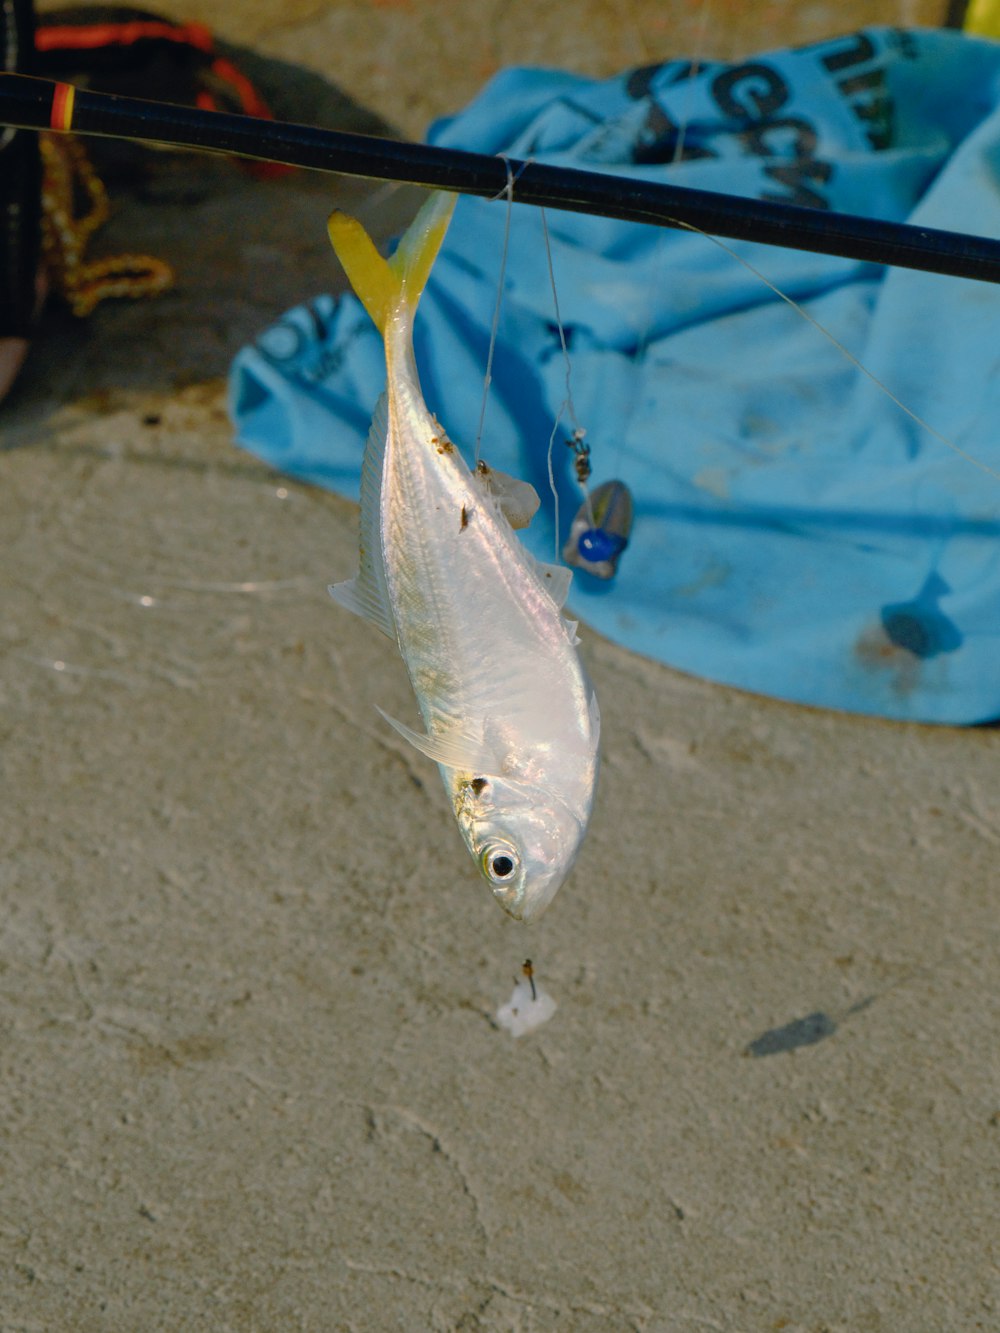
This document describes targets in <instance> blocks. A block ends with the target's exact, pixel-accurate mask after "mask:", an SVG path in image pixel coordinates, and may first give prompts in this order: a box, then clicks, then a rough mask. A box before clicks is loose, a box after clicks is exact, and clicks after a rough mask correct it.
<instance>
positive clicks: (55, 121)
mask: <svg viewBox="0 0 1000 1333" xmlns="http://www.w3.org/2000/svg"><path fill="white" fill-rule="evenodd" d="M75 97H76V89H75V88H74V87H73V85H72V84H71V83H57V84H56V90H55V92H54V93H53V94H52V112H51V114H50V117H49V124H50V125H51V126H52V128H53V129H54V130H68V129H69V128H70V126H71V125H72V124H73V101H74V99H75Z"/></svg>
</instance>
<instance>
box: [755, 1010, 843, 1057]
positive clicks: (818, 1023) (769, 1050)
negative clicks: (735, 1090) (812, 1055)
mask: <svg viewBox="0 0 1000 1333" xmlns="http://www.w3.org/2000/svg"><path fill="white" fill-rule="evenodd" d="M836 1031H837V1024H836V1023H835V1022H834V1021H833V1019H832V1018H831V1017H830V1015H829V1014H824V1013H823V1012H822V1011H821V1010H820V1011H817V1012H816V1013H815V1014H807V1015H806V1017H805V1018H793V1019H792V1021H791V1022H790V1023H786V1024H785V1025H784V1026H783V1027H780V1028H770V1029H769V1030H768V1031H767V1032H764V1033H762V1034H761V1035H760V1036H759V1037H757V1038H755V1040H754V1041H752V1042H751V1043H750V1045H749V1046H748V1047H747V1048H746V1050H745V1051H744V1052H743V1054H744V1055H753V1056H755V1057H760V1056H763V1055H781V1054H782V1053H783V1052H785V1051H796V1050H798V1049H799V1047H800V1046H815V1045H816V1043H817V1042H819V1041H825V1040H826V1038H827V1037H832V1036H833V1034H834V1033H835V1032H836Z"/></svg>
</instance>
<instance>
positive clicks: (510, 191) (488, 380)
mask: <svg viewBox="0 0 1000 1333" xmlns="http://www.w3.org/2000/svg"><path fill="white" fill-rule="evenodd" d="M497 157H499V158H500V159H501V160H502V162H503V164H504V166H505V167H506V169H507V184H506V185H505V186H504V188H503V189H502V190H501V192H500V194H498V195H497V196H496V198H497V199H500V198H501V197H502V196H504V195H506V197H507V216H506V218H505V219H504V226H503V249H502V251H501V253H500V276H499V278H498V279H497V299H496V304H495V305H494V307H493V324H492V326H491V328H490V346H489V351H488V352H487V353H486V376H485V378H484V380H483V403H482V406H481V407H480V409H479V429H478V430H477V431H476V457H475V461H476V463H477V465H478V463H479V454H480V450H481V449H482V445H483V427H484V425H485V423H486V404H487V402H488V400H489V396H490V385H491V384H492V383H493V352H494V350H495V348H496V345H497V331H498V329H499V328H500V304H501V302H502V301H503V284H504V277H505V276H506V273H507V251H508V249H509V248H510V219H511V214H512V213H513V211H514V181H515V180H516V179H517V176H515V174H514V172H513V170H512V169H511V165H510V159H509V158H507V157H505V156H504V154H503V153H498V154H497ZM523 170H524V165H522V166H521V167H519V169H518V173H517V174H518V175H520V173H521V172H522V171H523Z"/></svg>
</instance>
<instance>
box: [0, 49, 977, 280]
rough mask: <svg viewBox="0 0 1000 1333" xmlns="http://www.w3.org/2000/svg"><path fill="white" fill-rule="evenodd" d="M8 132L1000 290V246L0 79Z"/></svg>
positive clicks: (1, 112)
mask: <svg viewBox="0 0 1000 1333" xmlns="http://www.w3.org/2000/svg"><path fill="white" fill-rule="evenodd" d="M0 125H11V126H15V127H17V128H19V129H32V130H55V131H59V132H66V133H68V132H70V131H72V132H73V133H76V134H93V135H100V136H103V137H106V138H112V139H133V140H137V141H139V142H141V143H155V144H162V145H167V146H169V147H174V148H193V149H198V150H200V151H202V152H211V153H227V154H232V155H233V156H236V157H246V158H252V159H256V160H257V161H262V162H276V163H281V164H282V165H284V166H293V167H306V168H308V169H310V170H312V171H327V172H333V173H336V174H338V175H342V176H361V177H366V178H368V179H371V180H391V181H398V182H399V183H400V184H407V185H423V186H427V187H429V188H433V189H439V190H450V191H453V192H455V193H457V194H471V195H479V196H481V197H483V198H487V199H501V198H503V199H506V198H507V197H508V192H509V193H510V197H511V198H512V199H513V200H514V201H516V202H517V203H521V204H532V205H534V206H536V207H545V208H556V209H564V210H566V211H569V212H573V213H589V214H593V215H596V216H599V217H607V218H617V219H620V220H621V221H626V222H642V223H646V224H649V225H651V226H656V227H673V228H676V229H680V230H694V231H699V232H707V233H708V234H709V235H712V236H725V237H728V238H729V239H731V240H743V241H759V242H761V243H762V244H764V245H774V246H779V247H782V248H785V249H791V250H809V251H814V252H816V253H818V254H827V255H839V256H841V257H842V258H844V259H860V260H864V261H866V262H868V263H872V264H892V265H895V266H897V267H901V268H912V269H922V270H924V271H926V272H931V273H942V274H946V275H948V276H950V277H960V278H975V279H978V280H979V281H981V282H994V283H1000V241H996V240H991V239H989V238H987V237H984V236H970V235H966V234H965V233H962V232H953V231H940V230H937V229H934V228H930V227H913V226H910V225H908V224H906V223H901V222H886V221H882V220H880V219H878V218H866V217H860V216H857V215H855V214H851V213H833V212H826V211H823V210H821V209H814V208H800V207H798V206H796V205H793V204H783V203H776V202H772V201H769V200H764V199H749V198H744V197H743V196H740V195H731V194H719V193H716V192H715V191H709V190H692V189H688V188H686V187H683V186H679V185H665V184H662V183H660V182H658V181H650V180H645V179H636V178H633V177H630V176H619V175H613V174H610V173H606V172H597V171H581V170H577V169H576V168H570V167H557V166H552V165H549V164H547V163H544V162H533V161H530V160H529V161H519V160H517V159H514V158H509V157H505V156H502V155H501V156H495V157H492V156H488V155H487V154H485V153H469V152H464V151H462V150H460V149H457V148H440V147H435V146H434V145H432V144H420V143H406V142H402V141H399V140H394V139H382V138H376V137H375V136H372V135H367V134H348V133H345V132H343V131H340V130H328V129H321V128H318V127H316V126H312V125H297V124H292V123H289V122H285V121H280V120H263V119H259V118H256V117H253V116H243V115H235V114H232V113H229V112H223V111H206V110H203V109H202V108H200V107H190V106H174V105H173V104H172V103H166V102H149V101H145V100H143V99H142V98H138V97H119V96H117V95H115V94H112V93H98V92H91V91H89V90H87V89H83V88H75V87H74V86H73V85H72V84H69V83H55V82H53V81H51V80H49V79H37V78H33V77H31V76H30V75H26V74H7V73H0Z"/></svg>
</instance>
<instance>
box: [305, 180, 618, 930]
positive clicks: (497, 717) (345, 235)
mask: <svg viewBox="0 0 1000 1333" xmlns="http://www.w3.org/2000/svg"><path fill="white" fill-rule="evenodd" d="M453 207H454V196H450V195H445V194H441V193H435V194H432V195H431V197H430V198H429V199H428V201H427V203H425V204H424V206H423V208H422V209H421V210H420V212H419V213H418V214H417V216H416V218H415V219H414V221H413V223H412V225H411V226H410V228H409V230H408V231H407V232H406V234H405V236H404V237H403V239H402V240H401V242H400V244H399V246H398V247H397V249H396V252H395V254H394V255H393V257H392V259H391V260H389V261H386V260H385V259H383V258H382V257H381V256H380V255H379V254H378V251H377V250H376V249H375V246H374V244H373V243H372V241H371V239H370V237H369V236H368V234H367V233H366V232H365V230H364V228H363V227H362V226H361V224H360V223H359V222H357V221H355V219H353V218H350V217H348V216H347V215H346V214H343V213H340V212H336V213H334V214H332V216H331V218H330V222H329V231H330V239H331V242H332V243H333V247H334V249H335V251H336V252H337V255H338V257H339V259H340V261H341V263H342V264H343V266H344V269H345V271H346V273H347V276H348V278H349V279H350V281H351V284H352V286H353V287H354V290H355V291H356V292H357V294H358V296H359V297H360V299H361V301H362V302H363V304H364V306H365V308H366V309H367V311H368V313H369V314H370V315H371V317H372V319H373V320H374V322H375V324H376V325H377V327H378V328H379V330H380V332H381V333H382V335H383V338H384V341H385V357H386V369H387V383H386V391H385V393H384V394H383V396H382V398H381V399H380V401H379V404H378V406H377V408H376V410H375V416H374V419H373V421H372V426H371V431H370V433H369V436H368V443H367V446H366V449H365V457H364V463H363V467H362V474H361V531H360V568H359V571H358V574H357V577H356V578H354V579H352V580H350V581H349V582H347V583H339V584H337V585H335V586H334V587H332V588H331V589H330V592H331V595H332V596H333V597H334V599H335V600H336V601H337V602H339V603H340V605H341V606H344V607H346V608H347V609H348V610H351V611H354V612H355V613H357V614H358V615H361V616H363V617H364V618H365V619H366V620H369V621H371V622H373V623H374V624H375V625H377V626H378V627H379V628H380V629H381V630H382V631H383V632H384V633H385V634H386V635H388V637H389V638H391V639H393V640H395V642H396V643H397V644H398V646H399V651H400V654H401V655H402V658H403V661H404V662H405V664H406V669H407V671H408V673H409V677H410V681H411V683H412V685H413V690H414V693H415V695H416V697H417V703H418V705H419V708H420V712H421V714H422V716H423V720H424V725H425V727H426V733H423V734H422V733H420V732H417V731H414V730H413V729H412V728H410V727H408V726H406V725H405V723H402V722H398V721H396V720H395V719H394V718H390V717H387V716H386V715H385V714H384V713H383V717H386V721H387V722H389V723H390V724H391V725H392V726H393V727H395V728H396V730H397V731H398V732H400V733H401V735H403V736H404V737H405V738H406V739H407V740H408V741H410V742H411V744H413V745H415V746H416V748H417V749H418V750H420V751H421V752H422V753H423V754H425V755H427V756H428V757H429V758H431V759H433V760H434V761H435V762H436V763H437V764H438V766H439V769H440V771H441V776H442V778H443V780H444V785H445V788H446V790H447V792H448V794H449V796H450V798H451V801H452V804H453V807H454V811H455V817H456V819H457V820H458V826H459V829H460V831H461V833H462V837H463V838H464V839H465V842H466V844H467V846H468V848H469V851H470V852H471V853H472V855H473V857H474V858H475V859H476V861H477V863H478V865H479V867H480V869H481V871H482V873H483V875H484V876H485V878H486V880H487V882H488V884H489V886H490V888H491V889H492V890H493V894H494V896H495V898H496V899H497V901H498V902H499V903H500V905H501V906H502V907H503V908H504V910H505V911H507V912H509V913H510V915H511V916H513V917H516V918H517V919H518V920H521V921H528V920H532V919H534V918H536V917H538V916H539V915H540V913H541V912H542V911H543V910H544V909H545V907H547V906H548V904H549V903H550V902H551V901H552V898H553V896H554V894H555V893H556V890H557V889H558V888H559V886H560V885H561V884H562V882H563V881H564V880H565V878H566V876H567V874H568V873H569V871H570V868H571V867H572V865H573V862H574V861H575V859H576V855H577V852H578V851H579V849H580V844H581V843H582V841H583V837H584V834H585V832H586V828H587V824H588V821H589V819H590V812H591V808H592V805H593V800H594V788H595V785H596V782H597V768H598V754H597V746H598V736H599V732H600V714H599V711H598V707H597V699H596V697H595V695H594V691H593V689H592V687H591V685H590V683H589V681H588V679H587V676H586V673H585V672H584V669H583V665H582V663H581V661H580V657H579V654H578V652H577V643H578V642H579V641H578V639H577V637H576V626H575V624H574V623H573V622H572V621H569V620H567V619H565V618H564V617H563V615H562V606H563V603H564V602H565V600H566V595H567V593H568V591H569V584H570V580H571V577H572V575H571V573H570V571H569V570H568V569H565V568H564V567H562V566H559V565H545V564H542V563H540V562H539V561H537V560H535V559H534V557H533V556H532V555H531V554H530V553H529V552H528V551H527V550H526V549H525V547H524V546H522V544H521V542H520V540H519V539H518V538H517V536H516V535H515V533H514V531H513V528H512V526H511V519H513V520H514V521H515V522H517V523H519V524H520V525H523V524H524V523H525V522H527V521H528V520H529V519H530V515H531V513H532V512H533V510H534V508H537V504H538V497H537V495H536V494H535V492H534V488H533V487H531V486H529V485H528V484H527V483H525V482H520V481H517V480H516V479H515V478H513V477H507V476H505V475H504V474H503V473H500V472H497V471H494V470H493V469H490V468H488V467H486V466H485V465H483V464H480V465H479V466H478V467H477V469H476V470H475V471H471V470H470V469H469V467H468V466H467V465H466V463H465V462H464V460H463V459H462V457H461V455H460V453H459V451H458V450H457V449H456V447H455V446H454V444H453V443H452V442H451V440H449V439H448V437H447V435H446V434H445V432H444V430H443V429H442V427H441V425H440V424H439V423H438V421H437V420H436V419H435V418H434V417H433V416H432V415H431V413H430V412H429V411H428V409H427V407H426V405H425V403H424V400H423V395H422V393H421V389H420V382H419V379H418V377H417V368H416V363H415V361H414V357H413V341H412V330H413V319H414V314H415V311H416V307H417V303H418V301H419V299H420V294H421V292H422V290H423V288H424V285H425V283H426V281H427V278H428V275H429V273H430V270H431V267H432V265H433V263H434V260H435V258H436V256H437V252H438V249H439V248H440V245H441V241H442V240H443V238H444V234H445V231H446V230H447V227H448V223H449V221H450V219H451V213H452V209H453ZM379 711H380V712H381V710H379Z"/></svg>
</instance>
